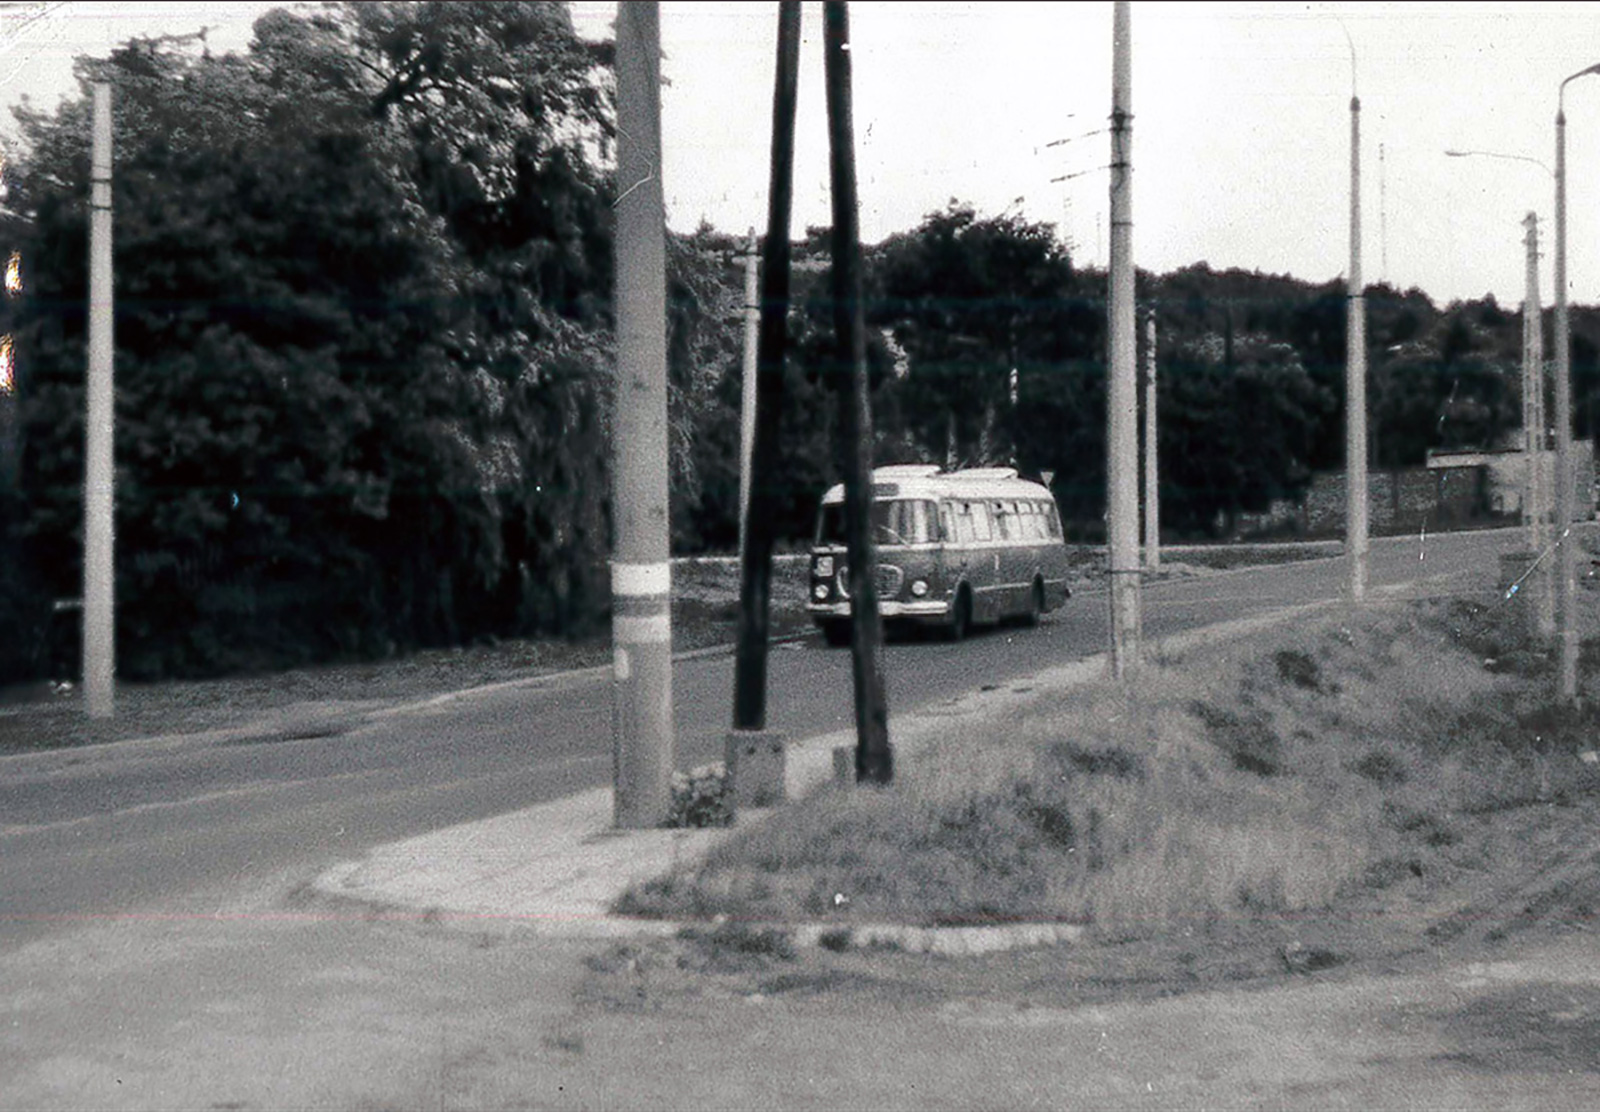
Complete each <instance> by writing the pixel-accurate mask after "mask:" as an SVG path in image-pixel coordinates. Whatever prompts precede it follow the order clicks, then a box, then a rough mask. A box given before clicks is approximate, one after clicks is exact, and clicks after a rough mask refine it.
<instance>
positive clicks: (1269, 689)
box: [624, 603, 1596, 937]
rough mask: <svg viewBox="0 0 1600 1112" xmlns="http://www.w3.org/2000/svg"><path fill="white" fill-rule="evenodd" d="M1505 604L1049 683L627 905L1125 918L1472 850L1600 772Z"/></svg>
mask: <svg viewBox="0 0 1600 1112" xmlns="http://www.w3.org/2000/svg"><path fill="white" fill-rule="evenodd" d="M1503 618H1504V615H1502V614H1500V613H1498V612H1495V611H1490V610H1486V609H1484V608H1473V607H1470V606H1462V605H1457V604H1440V603H1415V604H1406V605H1402V606H1398V607H1396V608H1393V609H1389V610H1382V609H1377V608H1370V609H1368V610H1365V611H1361V612H1347V613H1342V614H1337V615H1334V616H1332V617H1330V618H1329V619H1327V620H1325V621H1322V622H1318V623H1316V624H1314V625H1310V626H1306V627H1301V628H1296V629H1285V630H1281V631H1279V632H1277V633H1276V634H1273V635H1270V636H1258V637H1255V638H1252V639H1249V640H1245V641H1240V642H1236V643H1233V644H1232V645H1231V646H1228V647H1226V648H1223V649H1220V650H1219V649H1215V648H1212V649H1207V650H1206V651H1204V652H1195V653H1192V654H1190V655H1189V657H1188V658H1179V659H1171V660H1168V661H1166V662H1164V663H1163V664H1161V665H1160V666H1156V667H1151V668H1150V669H1148V670H1147V673H1146V674H1145V675H1144V676H1143V677H1142V678H1141V679H1140V681H1139V682H1138V683H1137V684H1132V685H1127V686H1122V687H1119V686H1114V685H1110V684H1100V685H1091V686H1088V687H1084V688H1078V689H1074V690H1071V691H1067V692H1063V693H1060V694H1059V695H1058V696H1055V697H1052V698H1047V699H1046V698H1042V699H1039V700H1037V701H1035V702H1034V703H1033V704H1031V705H1029V706H1028V707H1027V708H1026V709H1025V710H1023V711H1021V712H1017V713H1013V714H1012V715H1010V716H1008V717H1007V718H1006V719H1005V720H1004V721H995V722H990V723H988V724H986V725H985V724H982V723H971V724H966V725H964V727H963V731H962V734H961V736H959V737H952V738H951V739H950V740H949V741H948V742H946V743H942V744H939V745H936V746H933V747H931V748H930V749H928V750H925V751H923V752H922V753H920V754H918V755H917V756H916V757H914V758H913V759H911V760H907V761H904V762H902V767H901V770H900V772H899V777H898V779H897V782H896V783H895V784H894V785H893V786H892V787H890V788H887V789H845V788H837V787H836V788H830V789H828V790H826V791H824V792H822V793H820V794H818V795H817V796H814V797H812V798H810V799H807V800H805V801H803V802H801V803H799V804H796V805H794V806H791V807H790V808H788V809H787V810H785V811H784V812H783V813H782V814H780V815H777V816H775V817H774V818H773V819H771V820H769V821H768V822H766V823H764V824H762V825H760V826H757V827H755V828H753V829H751V830H748V831H744V832H741V833H740V834H738V835H737V836H735V837H734V838H733V839H731V840H730V841H728V842H727V843H724V844H723V845H721V846H720V847H719V848H718V849H717V850H715V851H714V852H713V853H712V854H711V855H710V856H709V857H708V858H707V859H706V861H705V862H704V863H703V865H701V866H700V867H698V868H697V869H696V870H695V871H693V872H687V873H683V874H680V875H677V876H672V877H668V878H665V879H663V880H660V881H657V882H654V883H652V884H650V885H646V886H643V887H641V888H640V889H638V890H636V891H634V892H633V893H630V894H629V896H628V897H627V898H626V900H625V901H624V907H625V908H626V909H627V910H630V911H634V912H643V913H657V914H665V915H676V916H682V915H719V914H720V915H728V916H730V917H734V918H743V919H752V920H764V919H791V920H792V919H836V920H842V921H850V920H857V921H871V920H885V919H888V920H900V921H910V922H917V923H977V922H996V921H1007V920H1018V919H1051V920H1062V921H1072V922H1083V923H1090V924H1093V925H1094V926H1095V928H1096V929H1097V931H1098V932H1100V933H1101V934H1102V935H1104V936H1111V937H1130V936H1139V935H1145V934H1149V933H1153V932H1159V931H1164V930H1167V929H1170V928H1172V927H1175V926H1179V925H1183V926H1190V927H1195V926H1198V927H1202V928H1203V927H1205V926H1207V925H1210V924H1214V923H1217V922H1218V921H1220V920H1228V919H1233V918H1238V917H1243V916H1257V915H1270V914H1281V913H1291V912H1299V911H1306V910H1310V909H1315V908H1322V907H1326V906H1328V905H1330V904H1332V903H1333V902H1335V901H1336V900H1337V899H1338V898H1339V897H1340V896H1341V895H1342V894H1345V893H1348V892H1349V891H1351V890H1352V889H1354V888H1358V887H1359V886H1361V885H1363V884H1387V883H1391V882H1393V881H1394V879H1395V878H1396V876H1397V875H1400V876H1404V875H1407V873H1406V870H1405V869H1402V868H1397V867H1396V862H1404V861H1408V860H1415V859H1416V858H1417V855H1418V854H1423V853H1427V852H1430V851H1431V850H1433V849H1437V848H1438V847H1441V846H1448V845H1449V844H1450V843H1451V842H1452V841H1453V840H1454V838H1455V836H1456V835H1455V824H1456V823H1457V822H1458V821H1459V816H1460V815H1461V814H1462V813H1464V812H1469V811H1471V810H1473V809H1478V808H1486V807H1495V806H1505V805H1508V804H1513V803H1517V802H1524V801H1531V800H1534V799H1539V798H1550V797H1551V796H1552V793H1559V792H1563V791H1566V792H1571V791H1588V790H1593V789H1594V788H1595V786H1596V783H1595V773H1594V767H1593V766H1592V765H1587V764H1585V763H1584V762H1582V761H1580V760H1578V759H1577V751H1578V749H1579V748H1580V747H1582V746H1584V745H1585V744H1586V742H1585V741H1584V738H1585V737H1586V736H1587V735H1586V734H1585V732H1584V731H1585V730H1587V729H1589V728H1590V727H1592V725H1593V723H1592V722H1588V723H1586V722H1581V721H1571V722H1547V723H1545V725H1544V729H1543V732H1542V733H1539V732H1538V731H1535V732H1534V733H1531V734H1530V733H1529V732H1528V730H1527V729H1526V726H1527V723H1528V722H1529V721H1530V720H1534V719H1537V718H1538V716H1539V715H1541V714H1544V715H1546V716H1548V711H1547V710H1545V709H1544V695H1545V693H1546V692H1547V691H1548V687H1549V683H1548V677H1547V676H1545V675H1542V674H1540V672H1539V669H1538V668H1537V667H1533V668H1531V669H1530V668H1525V669H1523V670H1522V671H1523V673H1524V674H1518V673H1517V672H1515V671H1513V672H1507V671H1502V670H1498V669H1497V667H1496V665H1497V664H1498V662H1499V661H1501V660H1502V659H1505V658H1507V657H1509V656H1512V655H1514V654H1515V653H1516V652H1519V651H1520V652H1525V653H1527V652H1529V651H1530V650H1529V649H1528V647H1527V646H1525V645H1522V644H1520V642H1519V641H1518V640H1517V638H1516V637H1515V635H1514V633H1511V632H1508V630H1507V627H1506V625H1505V622H1504V620H1503ZM1530 659H1533V660H1535V661H1537V659H1538V656H1537V654H1536V653H1534V654H1532V655H1531V657H1530ZM1563 731H1565V732H1563ZM1525 735H1526V736H1525ZM1535 736H1537V740H1535ZM1587 744H1589V745H1591V746H1592V743H1587Z"/></svg>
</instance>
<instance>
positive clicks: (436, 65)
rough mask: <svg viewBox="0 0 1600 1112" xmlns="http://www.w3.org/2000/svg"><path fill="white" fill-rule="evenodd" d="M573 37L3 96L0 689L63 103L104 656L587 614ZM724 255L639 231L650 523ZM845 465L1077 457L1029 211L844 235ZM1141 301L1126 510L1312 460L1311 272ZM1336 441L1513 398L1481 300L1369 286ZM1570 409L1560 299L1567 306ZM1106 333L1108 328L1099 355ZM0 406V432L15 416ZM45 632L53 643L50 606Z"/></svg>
mask: <svg viewBox="0 0 1600 1112" xmlns="http://www.w3.org/2000/svg"><path fill="white" fill-rule="evenodd" d="M610 51H611V48H610V44H608V43H591V42H585V41H583V40H580V39H579V38H578V37H577V36H576V35H575V34H574V32H573V28H572V24H571V21H570V18H569V15H568V12H567V9H566V6H565V5H564V4H560V3H547V2H522V3H471V2H464V3H434V4H411V3H367V4H331V5H323V6H322V7H320V8H318V9H316V10H312V11H308V10H301V11H295V12H290V11H286V10H279V11H274V12H271V13H269V14H268V15H266V16H264V17H263V18H262V19H261V20H260V21H259V22H258V23H257V25H256V28H255V40H254V42H253V44H252V46H251V48H250V49H249V50H248V51H247V52H246V53H244V54H241V55H224V56H213V55H210V54H208V53H205V52H203V51H200V52H197V51H196V48H195V46H194V44H183V43H175V42H152V41H133V42H130V43H128V44H127V45H125V46H124V47H122V48H121V49H119V50H118V51H116V52H115V53H114V54H113V55H112V56H111V57H110V58H109V59H102V60H91V59H83V60H81V61H80V63H79V67H80V77H81V78H82V79H83V81H84V82H85V94H84V95H81V96H79V97H76V98H70V99H68V100H67V101H66V102H64V103H63V104H62V106H61V107H60V108H59V109H58V110H56V111H54V112H50V113H45V112H39V111H35V110H32V109H29V108H27V107H24V108H23V109H21V110H19V111H18V122H19V127H20V132H21V142H20V145H19V149H18V150H17V151H15V152H10V154H9V157H10V165H9V166H8V168H7V181H8V185H9V190H10V192H9V194H8V196H7V197H6V198H4V202H5V203H4V206H3V208H0V234H3V235H4V237H5V239H6V242H5V244H4V245H3V246H4V247H5V248H6V250H7V253H9V250H10V249H12V248H15V249H18V250H20V251H21V253H22V255H23V257H24V259H25V260H26V262H25V267H26V274H27V281H26V286H25V290H24V292H23V293H22V295H21V296H20V297H16V298H10V299H7V300H6V301H5V303H4V305H3V312H4V315H5V318H6V319H5V321H4V322H3V324H4V329H3V331H4V332H5V333H7V334H11V335H14V337H15V351H16V357H17V373H18V377H17V391H16V395H15V400H16V401H17V403H18V404H17V406H16V412H15V413H14V414H13V413H12V412H11V408H12V407H11V406H9V405H0V417H4V418H5V420H6V422H8V423H7V424H6V425H5V426H4V427H3V428H0V441H7V443H4V444H0V448H3V449H4V450H3V451H0V480H3V481H0V513H3V515H4V516H3V524H4V528H5V530H6V534H7V535H6V543H7V545H8V552H9V556H8V558H7V559H6V560H5V561H4V563H3V566H0V622H3V623H4V624H5V626H6V628H7V629H8V630H15V631H16V633H15V635H14V636H12V637H11V638H9V639H8V640H7V642H6V645H5V648H4V650H3V651H0V682H4V681H6V680H7V679H10V678H15V677H18V676H23V675H29V674H39V673H41V672H43V671H44V670H45V669H46V668H47V667H48V666H49V662H48V661H47V660H46V659H45V658H44V654H45V652H46V650H47V646H49V645H50V644H51V643H52V634H51V625H52V621H54V624H55V626H56V627H57V628H56V630H55V634H56V636H55V637H54V642H55V644H56V648H57V650H58V651H63V650H64V651H65V653H66V659H65V660H64V661H62V662H60V664H59V665H58V670H60V671H62V672H63V673H64V674H70V672H71V671H72V665H71V645H70V632H69V627H70V621H69V620H64V619H62V618H61V617H59V616H58V617H57V618H55V619H52V618H51V613H50V606H49V603H50V600H52V599H67V598H73V597H76V596H77V594H78V593H79V576H80V571H79V569H80V567H81V563H80V556H79V549H80V544H81V541H80V534H81V527H80V521H81V493H80V487H81V482H82V439H83V398H84V366H85V323H86V321H85V308H84V307H85V303H86V293H87V265H86V256H87V206H86V198H87V195H88V182H87V179H88V135H89V107H88V104H89V102H88V98H87V95H86V86H87V82H89V81H91V80H105V81H108V82H110V83H111V85H112V87H113V90H114V94H113V95H114V103H115V113H116V116H115V119H116V127H115V147H116V178H115V204H116V273H117V289H116V296H117V320H116V336H117V351H116V376H117V477H118V490H117V500H118V501H117V531H118V548H117V552H118V566H117V574H118V585H117V597H118V600H119V615H118V630H119V653H118V656H119V668H120V670H121V671H122V672H123V674H125V675H129V676H135V677H140V676H157V675H163V674H173V673H186V674H205V673H211V672H220V671H226V670H231V669H238V668H250V667H276V666H282V665H285V664H292V663H295V662H300V661H310V660H317V659H328V658H334V657H339V656H371V655H382V654H385V653H390V652H394V651H403V650H405V649H407V648H410V647H415V646H422V645H434V644H452V643H461V642H464V641H468V640H471V639H473V638H476V637H484V636H516V635H531V634H540V635H552V634H554V635H575V634H581V633H582V632H584V631H585V629H587V628H592V627H594V626H595V624H596V623H597V622H598V620H600V619H601V618H603V617H604V615H605V612H606V607H607V605H608V595H607V591H606V583H605V576H604V567H605V558H606V553H607V551H608V549H609V545H610V538H609V532H608V531H609V507H608V504H607V499H608V492H609V479H608V468H609V465H610V464H609V459H610V444H609V432H608V430H609V410H610V404H611V374H612V343H613V341H612V335H611V281H612V278H611V267H612V257H611V217H610V212H611V210H610V201H611V198H612V195H613V191H612V183H611V178H610V165H611V161H610V160H611V145H612V140H613V134H612V132H613V114H612V104H611V95H612V94H611V80H612V79H611V73H610V62H611V53H610ZM828 243H829V237H828V233H827V230H826V229H811V230H809V231H808V233H807V235H806V236H805V237H804V238H803V239H802V240H801V241H799V242H798V243H797V244H796V245H795V269H794V311H793V312H792V314H791V316H790V321H789V334H790V352H789V358H788V365H787V372H786V386H785V399H786V400H785V413H784V425H783V431H782V444H781V449H780V456H781V458H782V460H783V468H784V475H783V480H784V484H785V490H786V492H787V493H786V495H785V497H784V499H783V503H782V505H780V506H779V507H778V512H777V518H778V522H779V528H780V531H781V533H782V538H781V541H780V543H782V542H788V543H795V542H797V541H799V540H800V539H801V538H803V537H804V536H805V535H806V534H807V532H808V531H809V528H810V523H811V518H812V515H813V513H814V511H815V505H816V499H817V497H818V495H819V493H820V492H821V490H822V489H823V488H824V487H825V486H826V485H828V484H829V483H831V482H833V481H835V479H836V477H837V475H838V473H839V468H838V466H837V463H836V460H837V459H838V447H839V446H838V445H837V444H836V443H835V430H836V428H837V424H838V422H837V400H836V393H835V390H834V386H835V385H836V384H837V383H838V382H839V381H840V378H841V374H842V372H843V371H844V370H845V368H843V367H841V366H840V364H839V362H838V360H837V358H836V355H835V346H834V341H833V336H832V312H831V307H830V305H829V301H828V298H829V292H828V282H827V279H828V265H829V258H828ZM742 250H743V244H742V242H740V241H739V240H737V239H736V238H735V237H733V236H730V235H727V234H724V233H722V232H719V231H717V230H716V229H713V228H710V227H702V228H701V229H699V230H698V231H696V232H695V233H694V234H692V235H673V236H672V237H670V241H669V250H668V270H669V273H668V290H667V292H668V318H669V319H668V327H669V374H670V402H669V406H670V409H669V416H670V423H671V451H672V457H671V476H670V478H671V491H672V531H673V544H674V547H675V549H676V550H677V551H679V552H697V551H706V550H720V551H730V550H731V549H732V547H733V545H734V543H735V539H736V536H737V520H738V509H737V504H736V503H737V491H738V486H739V478H738V455H739V453H738V435H739V420H738V407H739V404H740V386H741V383H740V373H741V372H740V366H741V360H740V357H739V356H740V344H741V323H740V316H741V314H740V308H741V305H742V301H743V289H742V285H743V283H742V278H741V268H740V265H739V262H738V255H739V253H740V252H741V251H742ZM866 255H867V258H866V267H865V284H866V293H867V297H868V305H867V315H868V321H869V324H870V326H871V327H870V329H869V331H870V336H871V340H870V344H869V364H870V373H871V377H872V381H873V384H874V391H873V396H874V431H875V455H876V458H877V460H878V462H880V463H889V462H905V461H911V460H931V461H937V462H940V463H952V464H963V465H976V464H994V463H1013V464H1015V465H1017V466H1019V467H1021V468H1022V469H1023V470H1024V471H1026V472H1029V473H1037V472H1040V471H1051V472H1053V473H1054V476H1055V478H1054V486H1055V490H1056V492H1057V495H1058V497H1059V499H1060V501H1061V504H1062V508H1063V511H1064V512H1065V514H1066V515H1067V517H1068V518H1069V519H1070V520H1071V521H1073V522H1075V523H1076V524H1075V527H1074V534H1075V535H1076V536H1079V537H1090V536H1093V535H1094V534H1095V533H1096V531H1097V529H1098V524H1099V520H1100V517H1101V514H1102V509H1103V505H1104V487H1105V458H1104V455H1105V448H1104V434H1105V404H1106V403H1105V382H1106V370H1105V353H1104V349H1105V303H1104V292H1105V276H1104V275H1103V274H1101V273H1096V272H1092V271H1085V270H1080V269H1078V268H1076V267H1074V265H1073V261H1072V259H1071V258H1070V257H1069V256H1068V254H1067V252H1066V250H1065V249H1064V248H1063V247H1062V245H1061V244H1060V242H1059V241H1058V240H1057V238H1056V237H1055V235H1054V230H1053V229H1052V228H1051V227H1050V226H1048V225H1043V224H1036V223H1031V222H1028V221H1026V220H1024V219H1022V218H1020V217H1018V216H1015V215H1012V214H1002V215H1000V216H986V215H983V214H980V213H978V212H977V211H975V210H974V209H972V208H971V207H970V206H966V205H962V204H958V203H954V202H952V204H951V205H950V206H949V207H948V208H946V209H944V210H942V211H939V212H934V213H931V214H929V215H928V216H927V217H926V218H925V219H924V220H923V221H922V223H921V224H919V225H918V226H917V227H915V228H912V229H909V230H907V231H905V232H902V233H899V234H897V235H894V236H892V237H890V238H889V239H888V240H886V241H884V242H883V243H881V244H878V245H876V246H873V247H870V248H869V249H868V250H867V252H866ZM1140 298H1141V301H1142V302H1144V303H1146V304H1150V305H1153V306H1154V307H1155V308H1156V310H1157V319H1158V329H1159V338H1158V348H1157V350H1158V363H1159V370H1158V389H1159V392H1160V405H1161V414H1162V424H1161V443H1160V451H1161V454H1162V470H1163V492H1162V497H1163V507H1164V508H1163V517H1164V521H1165V522H1166V523H1167V524H1168V525H1170V526H1171V527H1172V528H1174V529H1175V530H1177V531H1179V532H1182V533H1188V534H1203V533H1206V532H1210V531H1214V530H1218V529H1226V528H1228V527H1229V523H1230V522H1231V521H1232V520H1233V519H1234V518H1235V517H1236V516H1237V515H1238V514H1240V513H1244V512H1251V511H1257V510H1261V509H1264V508H1266V507H1267V506H1268V505H1269V504H1270V503H1272V502H1273V501H1274V500H1280V499H1288V500H1294V499H1296V498H1298V497H1300V496H1301V495H1303V492H1304V491H1305V489H1306V485H1307V483H1308V482H1309V480H1310V477H1311V475H1312V473H1313V471H1315V470H1319V469H1329V468H1336V467H1338V466H1340V465H1341V464H1342V460H1343V420H1342V410H1343V394H1344V354H1345V353H1344V342H1345V341H1344V336H1345V308H1346V299H1345V296H1344V291H1343V288H1342V286H1341V285H1340V284H1338V283H1328V284H1324V285H1311V284H1307V283H1305V282H1301V281H1298V280H1296V279H1293V278H1289V277H1282V276H1272V275H1263V274H1259V273H1246V272H1242V271H1236V270H1235V271H1225V272H1217V271H1213V270H1211V269H1210V268H1208V267H1206V266H1205V265H1204V264H1201V265H1198V266H1194V267H1190V268H1187V269H1184V270H1181V271H1178V272H1175V273H1173V274H1168V275H1163V276H1153V275H1141V276H1140ZM1368 314H1369V325H1368V335H1369V341H1370V344H1371V350H1370V351H1369V364H1370V367H1371V380H1372V381H1371V387H1370V389H1369V398H1370V401H1371V406H1372V418H1371V427H1372V432H1373V442H1374V458H1373V462H1374V463H1375V464H1376V465H1378V466H1384V467H1395V466H1407V465H1415V464H1418V463H1420V462H1421V461H1422V459H1423V456H1424V453H1425V452H1426V451H1427V450H1429V449H1430V448H1438V447H1459V446H1468V445H1491V444H1494V443H1496V442H1498V441H1499V440H1501V439H1502V438H1504V437H1505V436H1506V435H1507V434H1508V433H1510V432H1512V431H1513V430H1514V429H1515V428H1516V426H1517V425H1518V423H1519V420H1520V400H1519V386H1518V370H1517V368H1518V362H1519V359H1520V353H1519V343H1520V327H1521V325H1520V318H1519V316H1518V315H1517V314H1515V313H1511V312H1507V311H1505V310H1502V309H1501V308H1500V307H1498V306H1497V305H1495V304H1494V302H1493V300H1492V299H1486V300H1484V301H1475V302H1470V303H1464V304H1456V305H1451V306H1448V307H1446V308H1444V309H1440V308H1438V307H1436V306H1434V305H1433V304H1432V303H1431V302H1430V301H1429V300H1428V299H1427V298H1426V297H1425V296H1424V295H1423V294H1421V293H1420V292H1418V291H1415V290H1412V291H1407V292H1405V293H1401V292H1399V291H1395V290H1393V289H1390V288H1388V287H1386V286H1378V287H1374V288H1373V289H1372V291H1371V293H1370V295H1369V298H1368ZM1575 331H1576V335H1575V341H1574V383H1575V406H1574V411H1575V416H1576V425H1577V431H1579V432H1580V434H1582V433H1588V432H1590V431H1592V428H1593V425H1594V422H1595V417H1596V407H1597V405H1600V360H1597V352H1600V319H1597V318H1596V317H1595V315H1594V314H1592V313H1589V312H1586V311H1582V310H1580V311H1578V312H1576V313H1575ZM1142 343H1143V329H1142V326H1141V344H1142ZM13 419H14V424H13V423H11V422H13ZM64 632H66V633H68V636H67V637H65V638H64V637H62V636H61V634H63V633H64Z"/></svg>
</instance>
